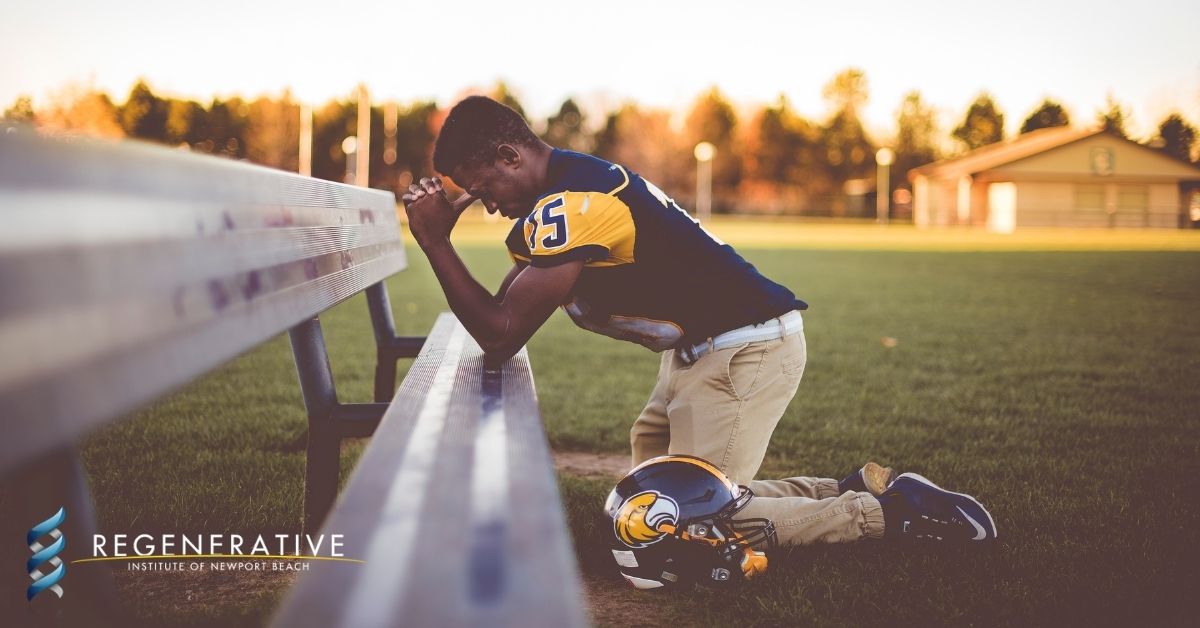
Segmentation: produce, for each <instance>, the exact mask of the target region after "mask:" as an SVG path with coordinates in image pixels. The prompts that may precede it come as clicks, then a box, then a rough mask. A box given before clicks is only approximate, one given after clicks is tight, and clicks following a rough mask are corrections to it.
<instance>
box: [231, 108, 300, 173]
mask: <svg viewBox="0 0 1200 628" xmlns="http://www.w3.org/2000/svg"><path fill="white" fill-rule="evenodd" d="M249 108H250V113H249V115H248V117H247V121H246V127H245V132H244V138H245V140H246V158H247V159H249V160H250V161H253V162H256V163H260V164H263V165H264V166H271V167H272V168H280V169H283V170H290V171H292V172H295V171H296V170H298V169H299V163H300V154H299V145H300V105H299V104H298V103H296V101H295V100H294V99H293V98H292V95H291V93H290V92H287V91H285V92H284V93H283V94H282V95H280V97H279V98H278V99H274V98H270V97H267V96H260V97H259V98H256V99H255V100H254V101H253V102H251V103H250V104H249Z"/></svg>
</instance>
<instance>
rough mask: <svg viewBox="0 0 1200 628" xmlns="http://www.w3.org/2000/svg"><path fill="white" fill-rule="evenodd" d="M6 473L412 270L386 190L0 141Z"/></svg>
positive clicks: (191, 160) (123, 146)
mask: <svg viewBox="0 0 1200 628" xmlns="http://www.w3.org/2000/svg"><path fill="white" fill-rule="evenodd" d="M0 219H2V220H3V225H4V226H3V228H0V355H2V356H3V359H0V421H2V422H3V426H4V428H5V434H6V435H5V438H3V439H0V473H2V472H4V471H6V470H8V469H10V468H12V467H15V466H17V465H19V464H21V463H23V462H27V461H30V460H32V459H34V458H36V457H37V456H38V455H39V454H42V453H45V452H47V451H49V450H51V449H53V448H55V447H59V446H63V445H66V444H69V443H72V442H74V441H75V440H77V439H78V438H79V437H80V436H82V435H83V434H84V433H85V432H86V431H88V430H89V429H92V428H94V427H97V426H99V425H101V424H103V423H104V422H106V421H109V420H113V419H115V418H117V417H119V416H121V415H124V414H126V413H128V412H130V411H132V410H134V409H137V408H138V407H140V406H141V405H143V404H145V403H146V402H148V401H151V400H153V399H155V398H158V397H160V396H162V395H163V394H165V393H167V392H169V391H171V390H174V389H176V388H178V387H179V386H182V385H183V384H185V383H187V382H190V381H192V380H194V379H195V378H197V377H198V376H200V375H201V374H203V373H205V372H207V371H209V370H211V369H212V368H214V367H216V366H218V365H220V364H222V363H224V362H226V361H228V360H230V359H232V358H233V357H235V356H237V355H239V354H241V353H243V352H245V351H246V350H248V349H250V348H252V347H255V346H257V345H259V344H261V343H263V342H265V341H267V340H269V339H270V338H272V337H274V336H275V335H277V334H279V333H281V332H283V331H285V330H287V329H289V328H290V327H292V326H293V325H296V324H297V323H299V322H301V321H303V320H305V319H308V318H311V317H312V316H315V315H317V314H318V313H320V312H322V311H324V310H326V309H329V308H330V307H332V306H333V305H335V304H337V303H339V302H341V301H343V300H345V299H346V298H348V297H350V296H353V295H354V294H356V293H358V292H360V291H362V290H364V289H365V288H367V287H368V286H370V285H372V284H375V283H378V282H380V281H382V280H383V279H385V278H386V277H388V276H390V275H392V274H395V273H396V272H399V271H400V270H402V269H403V268H404V267H405V264H406V260H405V255H404V247H403V243H402V241H401V236H400V227H399V222H398V220H397V217H396V208H395V197H394V196H393V195H392V193H390V192H384V191H379V190H369V189H365V188H358V187H354V186H348V185H343V184H340V183H332V182H327V181H320V180H317V179H311V178H308V177H301V176H299V175H296V174H293V173H288V172H283V171H279V170H273V169H269V168H264V167H260V166H253V165H250V164H246V163H241V162H236V161H233V160H229V159H219V158H215V157H208V156H201V155H195V154H191V153H188V152H186V151H180V150H171V149H167V148H162V147H156V146H151V145H146V144H141V143H136V142H124V143H108V142H96V141H84V140H72V141H63V140H50V139H46V138H40V137H37V136H34V135H32V134H26V133H15V134H4V135H0Z"/></svg>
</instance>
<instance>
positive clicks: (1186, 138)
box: [1158, 113, 1196, 162]
mask: <svg viewBox="0 0 1200 628" xmlns="http://www.w3.org/2000/svg"><path fill="white" fill-rule="evenodd" d="M1158 137H1159V138H1161V140H1162V151H1163V152H1165V153H1166V154H1168V155H1170V156H1172V157H1174V158H1176V159H1180V160H1183V161H1187V162H1190V161H1192V145H1193V144H1195V142H1196V127H1194V126H1192V125H1190V124H1188V122H1187V120H1184V119H1183V116H1181V115H1179V113H1172V114H1171V115H1169V116H1167V117H1166V118H1165V119H1164V120H1163V121H1162V122H1161V123H1160V124H1159V125H1158Z"/></svg>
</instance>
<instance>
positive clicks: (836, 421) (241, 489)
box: [84, 223, 1200, 625]
mask: <svg viewBox="0 0 1200 628" xmlns="http://www.w3.org/2000/svg"><path fill="white" fill-rule="evenodd" d="M720 226H721V225H718V227H720ZM735 226H736V225H735ZM740 228H741V229H743V231H744V233H743V234H742V235H743V236H744V237H746V238H747V241H748V242H750V243H752V244H757V245H758V248H754V247H747V248H744V249H743V250H742V252H743V253H744V254H745V255H746V256H747V257H748V258H749V259H751V261H753V262H754V263H755V264H756V265H757V266H758V267H759V268H760V269H761V270H762V271H763V272H764V273H765V274H767V275H768V276H770V277H772V278H774V279H776V280H777V281H780V282H781V283H784V284H786V285H788V286H790V287H792V288H793V289H794V290H795V291H796V292H797V294H799V295H800V296H801V297H802V298H804V299H805V300H806V301H808V302H809V303H810V304H811V306H812V307H811V309H810V310H809V311H808V312H806V313H805V326H806V334H807V337H808V346H809V363H808V367H807V370H806V373H805V377H804V381H803V382H802V383H801V386H800V391H799V393H798V395H797V397H796V399H795V400H794V402H793V403H792V405H791V406H790V407H789V409H788V411H787V414H786V415H785V417H784V418H783V420H782V421H781V422H780V425H779V428H778V429H777V431H776V433H775V436H774V439H773V441H772V445H771V450H770V452H769V453H768V456H767V459H766V461H765V463H764V467H763V471H762V472H761V473H760V476H759V477H775V476H779V477H783V476H787V475H796V474H815V475H824V476H834V477H840V475H841V474H844V473H846V472H848V471H850V470H851V469H853V468H856V467H857V466H860V465H861V464H862V463H863V462H864V461H865V460H867V459H876V460H878V461H880V462H883V463H887V464H892V465H896V466H898V467H900V468H901V469H903V470H912V471H918V472H921V473H923V474H925V475H927V476H929V477H930V478H931V479H933V480H935V481H938V482H939V483H942V484H943V485H945V486H947V487H948V488H951V489H955V490H961V491H966V492H969V493H972V494H974V495H976V496H978V497H979V498H980V499H981V500H982V501H983V502H984V503H985V504H987V505H988V506H989V508H990V509H991V511H992V514H993V515H994V516H995V518H996V521H997V525H998V527H999V530H1000V542H999V543H997V544H995V545H994V546H993V547H990V548H983V549H980V548H969V549H965V550H953V551H945V550H942V551H929V550H921V549H912V548H897V547H890V546H887V545H884V544H880V543H862V544H858V545H852V546H836V547H806V548H800V549H796V550H794V551H791V552H783V553H779V554H777V555H776V556H775V557H773V561H772V569H771V571H770V573H769V574H768V575H767V576H766V577H765V578H764V579H763V580H762V581H759V582H756V583H754V586H753V587H749V588H744V589H741V590H737V591H730V592H718V593H715V594H706V595H677V596H663V602H662V603H663V605H664V607H665V610H666V612H667V613H668V614H670V615H673V616H674V617H675V618H676V619H677V620H678V621H680V622H682V623H684V624H690V625H729V624H734V623H737V624H743V625H797V624H813V623H815V624H822V625H896V624H953V625H961V624H987V625H996V624H1004V625H1012V624H1016V625H1026V624H1040V625H1045V624H1050V623H1058V622H1064V623H1068V624H1084V623H1088V624H1095V623H1099V624H1112V625H1116V624H1123V623H1137V624H1144V625H1162V624H1173V623H1182V622H1183V619H1184V617H1186V615H1184V612H1185V611H1186V610H1187V609H1188V607H1189V604H1190V601H1191V600H1192V599H1193V598H1194V596H1195V594H1196V593H1200V567H1198V566H1197V565H1198V562H1197V560H1198V559H1200V507H1197V506H1196V505H1195V503H1194V500H1196V499H1197V497H1200V451H1198V450H1200V416H1198V415H1200V385H1198V382H1200V359H1198V358H1197V355H1200V353H1198V352H1200V295H1198V293H1197V289H1198V288H1200V252H1197V251H1196V249H1197V248H1200V247H1198V246H1197V242H1198V241H1197V239H1196V238H1194V237H1192V236H1193V235H1195V234H1189V233H1180V232H1170V233H1166V232H1156V233H1151V234H1144V233H1130V232H1118V233H1117V234H1115V235H1114V234H1102V235H1095V234H1090V233H1089V234H1085V236H1086V238H1085V239H1088V238H1090V239H1091V241H1092V242H1093V244H1092V245H1089V246H1091V248H1099V249H1106V250H1099V251H1088V250H1079V251H1075V250H1064V251H1058V250H1055V249H1060V248H1061V249H1074V248H1088V247H1087V246H1084V245H1080V246H1076V245H1075V244H1073V243H1074V242H1075V241H1076V239H1077V238H1079V237H1081V236H1078V235H1077V234H1072V233H1066V232H1063V233H1061V234H1060V235H1059V236H1058V237H1059V239H1060V240H1061V241H1062V244H1061V246H1059V245H1055V244H1054V243H1053V241H1051V240H1048V239H1046V238H1048V237H1049V236H1043V235H1037V234H1035V235H1036V237H1035V236H1033V235H1030V236H1022V235H1020V234H1017V235H1016V236H1014V238H1012V239H1009V240H998V241H996V242H983V243H982V244H977V245H972V246H970V247H966V248H975V249H980V250H976V251H974V252H964V251H960V250H958V249H961V248H963V247H962V246H961V242H960V241H959V240H957V239H955V238H952V237H943V236H942V235H937V234H934V236H933V237H928V238H927V237H926V236H924V235H922V233H923V232H917V231H915V230H907V231H904V230H897V233H900V234H901V235H899V236H897V237H898V238H899V239H900V240H902V242H901V245H897V246H893V245H891V244H889V243H888V242H887V241H885V242H884V243H882V244H880V243H875V242H873V240H872V238H874V236H873V235H872V234H874V233H876V232H877V230H875V229H874V228H873V227H866V228H862V227H859V228H857V229H858V233H860V234H862V235H863V241H864V242H868V244H867V245H866V246H863V245H862V244H861V243H860V245H859V248H857V249H855V248H851V247H852V246H853V244H854V240H853V238H852V237H851V236H852V235H853V233H854V232H853V229H851V230H850V231H846V229H850V228H848V227H845V226H828V227H825V226H804V225H800V226H796V225H787V226H786V227H785V228H784V230H783V231H779V230H778V229H776V234H775V236H774V237H776V238H777V239H779V240H780V242H779V243H767V242H764V241H763V240H761V239H759V240H755V238H753V237H750V236H751V235H752V234H748V232H745V230H748V229H751V228H752V225H750V224H749V223H747V224H746V225H742V226H741V227H740ZM754 228H757V229H763V228H762V227H761V226H760V227H754ZM472 229H473V230H475V231H474V233H477V234H485V233H492V232H494V231H496V229H495V228H494V227H493V226H490V225H486V224H482V223H480V224H473V225H468V228H467V229H464V232H465V237H464V238H463V241H464V242H466V244H465V245H464V257H466V258H467V260H468V263H469V264H470V266H471V267H472V268H473V269H474V270H475V271H476V273H477V276H478V277H479V278H480V279H481V280H483V281H484V283H485V284H487V285H495V284H496V283H498V281H499V279H500V278H501V277H502V276H503V274H504V272H505V271H506V270H507V260H506V258H505V257H504V254H503V252H502V251H501V250H500V249H499V247H498V246H496V245H493V246H485V245H483V244H481V243H476V241H475V240H474V239H473V238H472V237H471V233H473V232H472V231H471V230H472ZM771 229H774V228H773V227H770V226H769V225H768V228H766V229H765V230H763V231H760V232H761V233H767V232H768V231H771ZM788 230H791V231H788ZM822 230H833V231H832V232H831V231H822ZM809 232H815V234H814V233H809ZM718 233H722V232H721V231H720V230H718ZM788 233H794V234H796V241H797V243H798V244H797V245H796V246H792V247H790V248H789V247H787V246H784V244H783V243H784V241H785V240H787V237H786V236H787V234H788ZM1121 233H1125V237H1124V238H1122V236H1121ZM726 237H730V236H728V235H727V234H726ZM971 237H976V236H971ZM998 237H1001V236H998ZM805 238H807V240H806V239H805ZM1097 238H1099V239H1100V240H1103V242H1100V241H1099V240H1097ZM1155 238H1160V240H1159V241H1160V243H1162V242H1167V243H1166V244H1163V247H1162V248H1168V249H1180V250H1174V251H1138V250H1123V249H1140V248H1153V247H1152V246H1150V244H1148V243H1150V242H1153V241H1155V240H1154V239H1155ZM1162 238H1165V239H1162ZM976 239H979V238H976ZM983 239H986V238H983ZM731 240H733V241H734V243H735V244H736V243H737V242H738V240H736V239H733V238H731ZM822 241H824V242H827V243H828V242H835V244H836V245H829V246H823V245H821V244H820V242H822ZM888 249H903V250H888ZM1010 249H1016V250H1010ZM410 259H412V260H413V261H412V263H411V268H410V269H409V270H408V271H406V272H404V273H402V274H401V275H400V276H398V277H395V278H393V279H391V280H389V282H388V286H389V290H390V291H391V296H392V301H393V308H394V310H395V313H396V318H397V324H398V327H399V328H400V332H401V333H407V334H420V333H423V332H424V331H426V330H427V329H428V328H429V326H430V325H431V323H432V321H433V318H434V317H435V316H436V314H437V312H439V311H441V310H443V309H445V302H444V299H443V297H442V295H441V293H440V291H439V290H438V287H437V285H436V282H435V281H434V279H433V277H432V274H431V273H430V272H429V269H428V267H427V265H426V264H425V263H424V260H423V258H422V256H421V255H420V253H419V252H418V251H415V250H414V251H411V253H410ZM322 324H323V326H324V330H325V335H326V340H327V342H328V344H329V346H330V354H331V359H332V363H333V368H334V373H335V377H336V379H337V383H338V386H339V395H340V397H341V399H342V400H344V401H363V400H367V399H368V397H369V394H370V386H371V372H372V368H373V363H372V360H373V356H374V350H373V347H372V340H371V332H370V326H369V323H368V320H367V314H366V304H365V301H364V300H363V299H362V298H361V296H360V297H358V298H355V299H352V300H350V301H348V302H346V303H344V304H342V305H340V306H339V307H337V308H335V309H334V310H332V311H331V312H329V313H327V314H326V315H323V316H322ZM883 337H891V338H895V339H896V340H897V341H898V344H897V345H896V346H895V347H894V348H888V347H886V346H884V345H883V343H882V342H881V338H883ZM530 353H531V360H532V363H533V368H534V373H535V377H536V379H537V384H538V393H539V397H540V399H541V403H542V411H543V415H544V417H545V420H546V426H547V431H548V433H549V436H550V440H551V443H552V445H553V446H554V447H556V448H561V449H581V450H592V451H609V452H624V451H626V450H627V447H628V429H629V426H630V424H631V422H632V421H633V418H634V417H635V416H636V415H637V412H638V411H639V410H640V409H641V407H642V404H643V403H644V402H645V400H646V398H647V397H648V395H649V393H650V389H651V387H652V385H653V379H654V374H655V372H656V370H657V365H658V359H657V356H656V355H654V354H652V353H650V352H648V351H645V350H644V349H641V348H640V347H637V346H634V345H630V344H627V343H619V342H615V341H611V340H609V339H606V338H603V337H600V336H597V335H594V334H589V333H587V332H584V331H581V330H578V329H576V328H575V327H574V326H573V325H572V324H571V323H570V322H569V321H568V320H567V319H566V318H565V317H564V316H561V315H556V316H555V317H553V318H552V320H551V321H550V322H549V323H548V324H547V326H546V327H545V328H544V329H543V330H542V331H541V332H539V334H538V335H537V336H536V337H535V338H534V340H533V341H532V342H531V343H530ZM304 429H305V422H304V412H303V406H302V403H301V400H300V396H299V390H298V385H297V383H296V377H295V371H294V366H293V365H292V362H291V355H290V350H289V347H288V344H287V339H286V337H280V338H277V339H275V340H273V341H271V342H270V343H268V344H266V345H264V346H262V347H260V348H258V349H256V350H254V351H252V352H250V353H248V354H246V355H244V356H242V357H240V358H239V359H237V360H235V361H234V362H232V363H230V364H228V365H226V366H225V367H223V368H221V369H219V370H218V371H216V372H214V373H213V374H211V375H209V376H208V377H206V378H204V379H202V380H200V381H198V382H196V383H194V384H193V385H191V386H189V387H187V388H186V389H184V390H182V391H180V392H178V393H176V394H174V395H172V396H170V397H168V398H166V399H164V400H162V401H160V402H159V403H157V404H155V405H154V406H152V407H150V408H148V409H146V410H144V411H142V412H140V413H138V414H137V416H135V417H134V418H133V419H132V420H130V421H127V422H124V423H121V424H118V425H115V426H113V427H111V428H109V429H106V430H105V431H102V432H100V433H98V434H96V435H95V436H93V437H92V438H91V439H90V440H89V441H88V443H87V445H86V447H85V448H84V458H85V463H86V465H87V468H88V471H89V474H90V476H91V480H92V483H93V487H94V495H95V498H96V502H97V507H98V510H99V515H100V519H101V524H102V527H103V528H104V529H105V530H107V531H112V532H134V531H143V530H153V529H163V530H169V531H187V530H194V531H201V530H202V531H206V532H219V531H227V530H228V531H239V532H254V531H264V532H265V531H276V530H279V531H295V530H297V528H298V526H299V521H300V510H301V483H302V475H303V465H304V461H303V447H302V443H303V437H304ZM353 451H356V449H355V450H353ZM353 457H354V456H353V455H349V456H344V464H343V467H344V469H345V470H348V469H349V468H350V467H351V466H352V464H353V461H352V458H353ZM562 486H563V490H564V498H565V501H566V504H567V508H568V512H569V515H570V517H571V520H572V527H573V529H575V530H576V532H577V551H578V553H579V556H580V561H581V564H582V565H583V567H584V569H586V570H588V571H591V572H595V573H606V574H612V573H613V572H612V566H611V565H610V564H609V563H610V561H611V558H610V557H608V556H606V554H605V550H604V544H605V542H606V539H605V534H606V533H607V527H606V522H605V521H604V520H603V518H602V517H601V516H600V514H599V508H600V504H601V502H602V500H603V497H604V494H605V493H606V491H607V489H608V488H609V487H608V486H606V485H605V483H603V482H597V481H589V480H581V479H573V478H564V479H563V483H562ZM630 595H631V596H632V595H645V594H642V593H636V594H635V593H634V592H632V591H631V592H630ZM274 599H275V598H274V597H271V596H266V597H264V599H263V601H261V602H260V603H258V604H257V605H250V606H248V607H247V608H248V610H236V611H232V610H229V609H214V610H213V611H212V612H211V613H210V614H212V615H213V616H220V617H222V622H223V623H228V622H230V621H234V619H237V617H240V618H241V619H240V621H243V622H245V623H248V624H254V623H256V622H258V621H261V620H262V618H263V617H265V616H266V615H267V614H269V612H270V611H271V606H272V605H273V604H274ZM131 604H133V605H134V606H136V607H137V609H138V612H139V613H141V614H142V615H143V616H146V617H153V618H154V619H155V620H156V621H165V622H167V623H180V624H192V623H195V621H196V619H195V616H194V613H193V614H190V615H189V614H184V615H180V614H176V615H172V614H171V613H169V612H166V611H164V610H162V609H161V608H158V607H155V606H154V605H153V604H147V603H146V602H145V601H133V602H131ZM231 613H232V614H233V615H234V616H235V617H234V619H230V618H231ZM239 613H240V615H239Z"/></svg>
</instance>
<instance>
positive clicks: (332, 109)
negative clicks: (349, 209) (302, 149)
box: [312, 100, 358, 181]
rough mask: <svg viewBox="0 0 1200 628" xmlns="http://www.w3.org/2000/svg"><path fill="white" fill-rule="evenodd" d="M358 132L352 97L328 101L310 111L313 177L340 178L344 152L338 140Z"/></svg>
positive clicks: (343, 173)
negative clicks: (311, 113) (311, 120)
mask: <svg viewBox="0 0 1200 628" xmlns="http://www.w3.org/2000/svg"><path fill="white" fill-rule="evenodd" d="M356 133H358V105H357V103H355V102H354V101H353V100H345V101H330V102H328V103H326V104H325V106H323V107H321V108H320V109H316V110H314V111H313V147H312V173H313V176H314V177H319V178H321V179H328V180H330V181H342V180H344V179H345V176H346V154H345V153H343V152H342V141H343V140H345V139H346V138H347V137H349V136H351V135H355V134H356Z"/></svg>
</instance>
